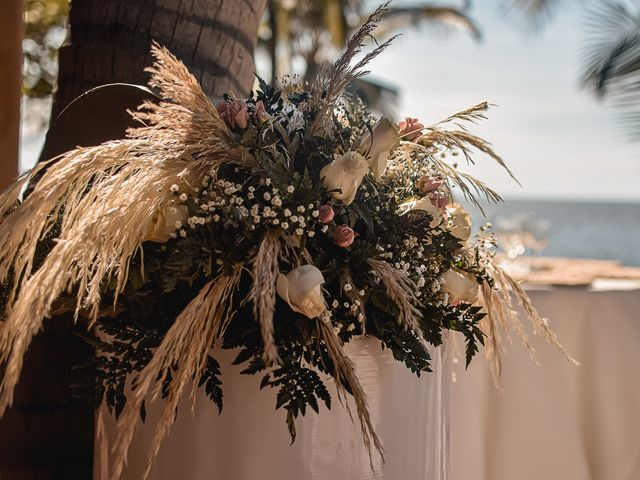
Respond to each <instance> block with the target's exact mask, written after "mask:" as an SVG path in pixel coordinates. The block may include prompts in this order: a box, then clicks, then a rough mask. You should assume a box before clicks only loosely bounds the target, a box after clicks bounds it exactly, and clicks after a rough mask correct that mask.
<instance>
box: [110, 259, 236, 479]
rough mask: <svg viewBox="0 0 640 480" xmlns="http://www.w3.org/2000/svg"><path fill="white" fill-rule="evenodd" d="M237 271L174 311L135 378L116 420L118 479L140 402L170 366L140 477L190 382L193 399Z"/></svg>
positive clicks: (225, 318) (224, 321) (158, 386)
mask: <svg viewBox="0 0 640 480" xmlns="http://www.w3.org/2000/svg"><path fill="white" fill-rule="evenodd" d="M240 273H241V268H240V267H237V268H236V270H235V272H234V273H233V274H232V275H229V276H221V277H219V278H217V279H216V280H214V281H211V282H209V283H207V284H206V285H205V286H204V287H203V288H202V289H201V290H200V292H199V293H198V295H197V296H196V298H194V299H193V300H192V301H191V303H189V305H187V307H186V308H185V309H184V310H183V311H182V313H181V314H180V315H179V316H178V318H177V319H176V321H175V323H174V324H173V325H172V326H171V328H170V329H169V331H168V332H167V334H166V335H165V337H164V339H163V340H162V343H161V344H160V346H159V347H158V349H157V350H156V351H155V352H154V355H153V357H152V358H151V361H150V362H149V364H148V365H147V366H146V367H145V368H144V369H143V370H142V372H140V375H139V376H138V377H136V378H135V380H134V383H133V386H132V390H133V391H132V393H131V394H130V395H129V396H128V399H127V403H126V405H125V408H124V410H123V412H122V415H121V417H120V419H119V420H118V424H117V426H118V436H117V438H116V442H115V445H114V452H115V459H114V478H120V476H121V475H122V472H123V469H124V467H125V465H126V458H127V451H128V449H129V445H130V444H131V441H132V439H133V435H134V433H135V430H136V427H137V425H138V421H139V418H138V417H139V415H140V409H141V407H142V405H143V402H145V400H151V401H154V400H156V399H157V398H158V395H159V394H160V392H161V390H162V386H163V383H164V381H165V380H166V379H167V376H168V375H169V373H170V372H172V370H173V373H171V382H170V384H169V386H168V389H167V392H166V398H164V405H163V406H162V413H161V416H160V420H159V422H158V426H157V427H156V433H155V435H154V438H153V443H152V445H151V451H150V452H149V461H148V464H147V470H146V472H145V475H144V478H147V476H148V475H149V472H150V470H151V465H152V462H153V460H154V458H155V457H156V455H157V454H158V450H159V449H160V445H161V443H162V440H163V439H164V438H165V436H166V435H167V434H168V433H169V430H170V428H171V425H172V424H173V422H174V420H175V416H176V411H177V408H178V403H179V401H180V398H181V397H182V393H183V391H184V389H185V388H186V387H187V386H189V385H190V386H191V397H192V398H194V399H195V389H196V385H197V382H198V379H199V378H200V376H201V375H202V372H203V369H204V366H205V364H206V359H207V354H208V352H209V351H210V349H211V348H212V347H213V346H214V345H215V343H216V342H217V340H218V339H219V338H220V337H221V336H222V335H223V333H224V331H225V329H226V326H227V325H228V322H229V320H230V319H231V316H232V313H233V312H231V311H229V306H230V305H231V303H232V302H231V299H232V295H233V292H234V290H235V289H236V287H237V285H238V282H239V280H240ZM154 385H155V387H154V388H153V390H152V387H153V386H154ZM149 394H151V398H150V399H149V398H148V397H149Z"/></svg>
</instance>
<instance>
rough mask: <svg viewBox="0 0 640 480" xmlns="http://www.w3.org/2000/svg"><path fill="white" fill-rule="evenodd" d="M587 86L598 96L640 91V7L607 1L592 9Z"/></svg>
mask: <svg viewBox="0 0 640 480" xmlns="http://www.w3.org/2000/svg"><path fill="white" fill-rule="evenodd" d="M587 15H588V22H589V29H590V40H589V42H588V43H587V46H586V52H585V54H586V60H587V61H586V68H585V71H584V74H583V76H582V83H583V85H584V86H585V87H587V88H590V89H592V90H593V91H594V92H595V93H596V94H597V95H598V96H601V97H602V96H605V95H607V94H608V93H616V92H617V93H621V94H624V93H627V90H628V89H631V90H635V91H637V89H638V81H639V80H640V8H637V7H636V8H633V9H631V8H629V7H628V6H627V5H624V4H622V3H620V2H614V1H606V2H604V3H601V4H598V5H596V6H594V7H593V8H591V9H590V10H589V11H588V14H587Z"/></svg>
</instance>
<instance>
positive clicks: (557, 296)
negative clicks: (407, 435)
mask: <svg viewBox="0 0 640 480" xmlns="http://www.w3.org/2000/svg"><path fill="white" fill-rule="evenodd" d="M530 296H531V298H532V300H533V303H534V305H535V306H536V307H537V308H538V310H539V311H540V312H541V313H542V314H543V315H544V316H545V317H548V318H550V319H551V326H552V327H553V328H554V330H555V331H556V332H557V333H558V335H559V337H560V340H561V342H562V343H563V344H564V346H565V347H566V348H567V349H568V350H569V352H570V353H571V354H572V355H573V356H574V357H575V358H576V359H577V360H578V361H580V362H581V364H582V365H581V366H579V367H575V366H572V365H570V364H568V363H567V362H566V361H565V360H564V358H563V357H562V356H561V355H560V354H559V353H558V352H557V351H555V350H553V349H552V348H550V347H548V346H546V345H544V344H543V343H542V342H539V341H536V342H534V345H535V347H536V349H537V359H538V361H539V363H540V366H536V365H535V364H534V363H533V362H532V361H531V359H530V357H529V355H528V354H527V353H526V352H525V350H524V349H523V347H522V346H521V345H520V344H519V343H518V341H517V340H516V339H514V340H513V345H509V346H508V352H507V355H506V358H505V361H504V370H503V375H502V377H501V379H500V387H501V391H498V390H496V389H495V388H494V386H493V382H492V380H491V377H490V374H489V372H488V369H487V366H486V363H485V362H483V361H474V362H473V363H472V365H471V366H470V368H469V370H468V371H466V372H464V371H463V370H462V369H458V368H456V371H457V377H456V382H455V383H454V385H453V393H452V407H451V408H452V411H451V418H452V422H451V429H452V430H451V435H452V439H451V442H452V443H451V463H452V469H451V478H452V480H514V479H517V480H540V479H545V480H637V479H640V440H639V437H638V434H639V432H640V375H639V374H638V370H637V368H638V365H640V290H629V291H621V290H619V291H593V290H588V289H586V288H555V289H551V290H549V291H532V292H530ZM478 360H479V359H478Z"/></svg>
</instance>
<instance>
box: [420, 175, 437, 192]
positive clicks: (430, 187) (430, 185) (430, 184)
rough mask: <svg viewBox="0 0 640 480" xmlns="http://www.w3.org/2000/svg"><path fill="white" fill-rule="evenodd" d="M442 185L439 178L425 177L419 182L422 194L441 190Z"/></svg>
mask: <svg viewBox="0 0 640 480" xmlns="http://www.w3.org/2000/svg"><path fill="white" fill-rule="evenodd" d="M442 183H443V182H442V180H441V179H439V178H436V177H430V176H429V175H424V176H423V177H420V179H419V180H418V189H419V190H420V191H421V192H422V193H429V192H433V191H434V190H437V189H438V188H440V187H441V186H442Z"/></svg>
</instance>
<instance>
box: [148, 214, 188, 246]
mask: <svg viewBox="0 0 640 480" xmlns="http://www.w3.org/2000/svg"><path fill="white" fill-rule="evenodd" d="M187 218H189V208H188V207H187V206H186V205H175V206H169V207H162V208H161V209H160V210H158V211H157V212H156V213H155V214H154V215H153V223H151V225H149V227H148V228H147V231H146V232H145V235H144V238H143V240H144V241H150V242H158V243H165V242H167V241H168V240H169V239H170V238H171V234H172V233H174V232H175V231H176V230H177V228H176V222H180V223H182V224H184V223H186V221H187Z"/></svg>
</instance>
